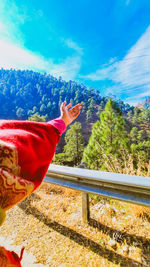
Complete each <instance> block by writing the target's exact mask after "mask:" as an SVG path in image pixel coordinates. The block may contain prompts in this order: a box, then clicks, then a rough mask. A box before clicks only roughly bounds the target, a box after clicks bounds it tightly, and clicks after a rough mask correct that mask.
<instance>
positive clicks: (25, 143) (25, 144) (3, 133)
mask: <svg viewBox="0 0 150 267" xmlns="http://www.w3.org/2000/svg"><path fill="white" fill-rule="evenodd" d="M59 139H60V132H59V130H58V129H57V128H56V127H54V126H53V125H51V124H50V123H45V122H43V123H42V122H29V121H13V120H11V121H9V120H0V140H3V141H5V142H8V143H9V142H10V143H12V144H13V145H14V146H15V147H16V150H17V153H18V165H19V167H20V174H19V175H20V176H21V177H23V178H25V179H27V180H28V181H32V182H33V183H34V186H35V188H34V190H35V189H36V188H37V186H39V185H40V183H41V182H42V180H43V179H44V177H45V174H46V172H47V169H48V167H49V164H50V162H51V161H52V158H53V156H54V153H55V149H56V145H57V143H58V141H59Z"/></svg>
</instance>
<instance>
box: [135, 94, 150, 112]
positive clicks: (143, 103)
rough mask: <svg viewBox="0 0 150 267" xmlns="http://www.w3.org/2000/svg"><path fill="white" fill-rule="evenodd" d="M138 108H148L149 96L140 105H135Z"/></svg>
mask: <svg viewBox="0 0 150 267" xmlns="http://www.w3.org/2000/svg"><path fill="white" fill-rule="evenodd" d="M137 107H138V108H146V109H147V108H150V96H149V97H148V98H146V99H145V100H144V101H143V102H142V103H140V104H138V105H137Z"/></svg>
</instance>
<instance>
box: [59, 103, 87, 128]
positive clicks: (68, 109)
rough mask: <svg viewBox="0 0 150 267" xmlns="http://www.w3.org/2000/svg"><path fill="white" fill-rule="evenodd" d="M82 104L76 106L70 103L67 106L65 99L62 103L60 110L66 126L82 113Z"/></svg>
mask: <svg viewBox="0 0 150 267" xmlns="http://www.w3.org/2000/svg"><path fill="white" fill-rule="evenodd" d="M81 108H82V106H81V104H77V105H75V106H74V107H72V104H71V103H70V104H68V105H67V106H66V101H64V102H63V103H62V104H61V107H60V112H61V116H60V118H61V119H62V120H63V121H64V122H65V124H66V127H67V126H68V125H69V124H71V123H72V122H73V121H74V120H75V119H76V118H77V117H78V116H79V114H80V111H81Z"/></svg>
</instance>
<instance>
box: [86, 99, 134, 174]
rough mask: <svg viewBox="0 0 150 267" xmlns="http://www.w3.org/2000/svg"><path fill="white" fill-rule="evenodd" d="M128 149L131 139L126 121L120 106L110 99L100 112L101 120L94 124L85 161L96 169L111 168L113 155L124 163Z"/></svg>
mask: <svg viewBox="0 0 150 267" xmlns="http://www.w3.org/2000/svg"><path fill="white" fill-rule="evenodd" d="M128 150H129V139H128V135H127V132H126V130H125V121H124V119H123V116H122V114H121V112H120V109H119V108H118V106H117V105H116V104H115V102H113V101H112V100H111V99H109V100H108V102H107V104H106V106H105V110H104V111H103V112H101V114H100V121H97V122H96V123H95V124H94V126H93V129H92V135H91V137H90V140H89V144H88V146H87V147H86V148H85V150H84V155H83V161H85V162H88V166H89V167H94V169H105V170H110V169H109V168H108V165H111V158H112V156H113V157H114V158H116V159H118V160H119V161H120V162H121V164H123V161H124V156H125V154H126V153H124V152H125V151H128ZM91 155H92V156H91ZM92 157H93V159H92ZM113 169H114V168H112V170H113Z"/></svg>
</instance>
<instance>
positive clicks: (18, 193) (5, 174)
mask: <svg viewBox="0 0 150 267" xmlns="http://www.w3.org/2000/svg"><path fill="white" fill-rule="evenodd" d="M19 173H20V167H19V165H18V153H17V149H16V148H15V146H14V145H13V144H10V143H6V142H4V141H1V140H0V208H1V209H4V210H8V209H9V208H11V207H12V206H14V205H15V204H17V203H18V202H20V201H21V200H23V199H24V198H25V197H27V196H28V195H29V194H30V193H31V192H32V191H33V189H34V184H33V183H32V182H30V181H27V180H25V179H23V178H21V177H19Z"/></svg>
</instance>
